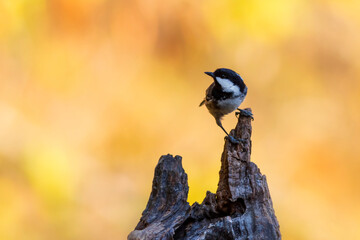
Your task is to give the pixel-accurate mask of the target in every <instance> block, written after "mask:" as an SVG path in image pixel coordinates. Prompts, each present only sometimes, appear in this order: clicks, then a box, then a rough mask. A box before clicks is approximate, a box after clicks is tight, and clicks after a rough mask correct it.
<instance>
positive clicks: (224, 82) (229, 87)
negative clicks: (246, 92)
mask: <svg viewBox="0 0 360 240" xmlns="http://www.w3.org/2000/svg"><path fill="white" fill-rule="evenodd" d="M216 81H217V82H218V83H219V84H220V86H221V88H222V89H223V90H224V92H233V93H234V94H235V95H239V94H240V88H239V87H238V86H236V85H235V84H234V83H233V82H232V81H230V80H229V79H225V78H220V77H216Z"/></svg>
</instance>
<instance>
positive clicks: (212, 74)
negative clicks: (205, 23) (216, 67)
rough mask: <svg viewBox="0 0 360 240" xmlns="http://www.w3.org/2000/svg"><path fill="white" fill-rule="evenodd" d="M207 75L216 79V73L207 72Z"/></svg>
mask: <svg viewBox="0 0 360 240" xmlns="http://www.w3.org/2000/svg"><path fill="white" fill-rule="evenodd" d="M205 74H207V75H209V76H210V77H212V78H213V77H215V76H214V73H212V72H205Z"/></svg>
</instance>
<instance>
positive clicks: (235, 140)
mask: <svg viewBox="0 0 360 240" xmlns="http://www.w3.org/2000/svg"><path fill="white" fill-rule="evenodd" d="M216 124H217V125H218V126H219V127H221V129H222V130H223V131H224V132H225V133H226V135H227V137H228V138H229V140H230V142H231V143H233V144H239V143H240V142H245V141H246V140H245V139H241V138H240V139H236V138H234V137H233V136H231V135H229V134H228V133H227V131H226V130H225V128H224V127H223V126H222V124H221V120H220V119H216Z"/></svg>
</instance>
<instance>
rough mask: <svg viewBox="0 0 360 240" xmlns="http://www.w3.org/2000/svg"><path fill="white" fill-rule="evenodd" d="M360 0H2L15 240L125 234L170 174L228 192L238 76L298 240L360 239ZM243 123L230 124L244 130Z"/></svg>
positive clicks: (199, 190) (4, 219) (3, 235)
mask: <svg viewBox="0 0 360 240" xmlns="http://www.w3.org/2000/svg"><path fill="white" fill-rule="evenodd" d="M359 12H360V1H355V0H353V1H340V0H338V1H336V0H323V1H300V0H292V1H285V0H272V1H262V0H253V1H237V0H225V1H215V0H208V1H192V0H182V1H175V0H168V1H159V0H154V1H146V0H133V1H115V0H48V1H46V0H31V1H30V0H0V239H4V240H13V239H25V240H47V239H52V240H54V239H55V240H56V239H59V240H64V239H76V240H77V239H87V240H92V239H94V240H96V239H125V238H126V236H127V234H128V233H129V232H130V231H131V230H133V228H134V227H135V226H136V224H137V222H138V220H139V219H140V216H141V213H142V211H143V210H144V208H145V206H146V203H147V200H148V197H149V194H150V191H151V184H152V178H153V172H154V167H155V165H156V163H157V161H158V159H159V157H160V156H161V155H162V154H167V153H171V154H174V155H175V154H178V155H181V156H182V157H183V165H184V168H185V171H186V172H187V173H188V178H189V185H190V193H189V201H190V203H193V202H194V201H199V202H201V201H202V199H203V198H204V196H205V192H206V190H211V191H212V192H215V191H216V188H217V181H218V171H219V168H220V156H221V152H222V148H223V141H224V140H223V138H224V133H223V132H222V131H221V129H220V128H219V127H217V126H216V124H215V121H214V119H213V117H212V116H211V115H210V114H209V113H208V112H207V110H206V108H199V107H198V105H199V103H200V101H201V100H202V98H203V97H204V94H205V89H206V88H207V87H208V85H209V84H210V83H211V79H210V78H209V77H208V76H206V75H205V74H204V73H203V72H204V71H214V70H215V69H216V68H218V67H227V68H231V69H234V70H235V71H237V72H238V73H240V74H241V76H242V77H243V78H244V80H245V82H246V84H247V85H248V88H249V91H248V96H247V99H246V101H245V102H244V103H243V104H242V107H243V108H244V107H251V108H252V110H253V112H254V116H255V121H254V122H253V150H252V152H253V154H252V160H253V161H254V162H255V163H257V164H258V166H259V167H260V169H261V171H262V173H263V174H265V175H266V176H267V179H268V184H269V187H270V192H271V195H272V199H273V203H274V208H275V212H276V215H277V217H278V220H279V223H280V230H281V232H282V235H283V239H285V240H288V239H289V240H305V239H309V240H338V239H351V240H352V239H360V204H359V203H360V187H359V185H360V174H359V172H360V162H359V160H360V146H359V143H360V81H359V78H360V60H359V59H360V31H359V29H360V15H359ZM235 123H236V118H235V116H234V114H230V115H229V116H227V117H226V118H225V120H224V126H225V128H226V129H228V130H230V129H231V128H233V127H234V125H235Z"/></svg>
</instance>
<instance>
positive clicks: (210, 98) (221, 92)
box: [200, 68, 254, 144]
mask: <svg viewBox="0 0 360 240" xmlns="http://www.w3.org/2000/svg"><path fill="white" fill-rule="evenodd" d="M205 74H207V75H209V76H210V77H212V78H213V79H214V82H213V83H212V84H211V85H210V86H209V87H208V89H206V96H205V99H204V100H203V101H202V102H201V103H200V107H201V106H202V105H204V104H205V106H206V107H207V109H208V110H209V112H210V114H211V115H213V116H214V118H215V120H216V124H217V125H218V126H219V127H221V129H222V130H223V131H224V132H225V133H226V135H227V137H228V138H229V140H230V141H231V142H232V143H234V144H238V143H240V141H242V139H236V138H234V137H233V136H230V135H229V134H228V133H227V131H226V130H225V129H224V127H223V126H222V124H221V119H222V117H223V116H225V115H226V114H229V113H231V112H233V111H234V110H236V109H237V110H239V111H240V112H236V115H238V114H241V115H244V116H247V117H251V118H252V119H254V118H253V115H252V113H251V112H249V111H246V110H242V109H239V108H238V107H239V106H240V104H241V103H242V102H243V101H244V99H245V96H246V94H247V87H246V85H245V83H244V81H243V79H242V78H241V77H240V75H239V74H237V73H236V72H234V71H233V70H230V69H227V68H219V69H217V70H216V71H215V72H205Z"/></svg>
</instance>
